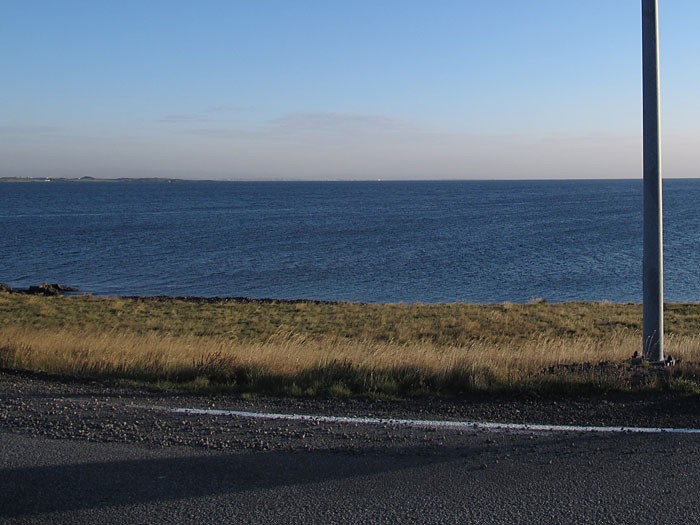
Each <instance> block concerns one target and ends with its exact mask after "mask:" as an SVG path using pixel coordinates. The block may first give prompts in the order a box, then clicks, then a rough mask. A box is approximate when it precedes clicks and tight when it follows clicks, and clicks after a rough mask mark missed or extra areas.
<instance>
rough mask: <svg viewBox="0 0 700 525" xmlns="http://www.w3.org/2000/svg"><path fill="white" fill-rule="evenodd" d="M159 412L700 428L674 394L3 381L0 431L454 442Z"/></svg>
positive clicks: (261, 444)
mask: <svg viewBox="0 0 700 525" xmlns="http://www.w3.org/2000/svg"><path fill="white" fill-rule="evenodd" d="M163 408H204V409H206V408H215V409H222V410H243V411H258V412H281V413H294V414H316V415H340V416H360V417H380V418H407V419H408V418H414V419H428V420H432V419H445V420H456V421H488V422H514V423H551V424H563V425H602V426H644V427H671V428H672V427H675V428H695V427H700V397H698V396H689V395H681V394H672V393H663V394H659V393H654V394H651V393H650V394H639V393H637V394H634V395H620V394H614V395H612V394H611V395H609V396H600V395H598V396H591V397H565V398H546V399H545V398H533V397H523V398H517V397H498V396H470V397H465V398H461V399H435V398H419V399H409V400H399V401H390V400H370V399H356V398H342V399H317V398H297V399H292V398H270V397H261V398H254V399H244V398H241V397H240V396H236V395H192V394H177V393H173V394H169V393H162V392H150V391H148V390H146V389H140V388H127V387H121V386H114V385H111V384H109V383H105V382H97V381H83V380H75V379H70V378H62V377H52V376H45V375H42V374H28V373H19V372H13V371H2V372H0V431H3V432H8V433H20V434H25V435H30V436H37V437H39V436H42V437H48V438H58V439H73V440H85V441H98V442H100V441H101V442H125V443H129V442H132V443H141V444H144V445H147V446H150V447H168V446H173V445H184V446H194V447H205V448H209V449H228V450H251V449H253V450H327V451H353V450H360V449H362V450H366V449H367V448H368V447H369V448H371V447H373V446H379V445H381V446H382V447H388V446H392V445H397V446H403V445H405V444H406V443H409V442H419V443H421V444H422V445H426V446H428V447H430V446H433V445H434V446H438V445H441V446H442V445H445V444H448V442H449V441H450V440H455V439H457V438H458V437H459V435H460V434H461V433H460V432H436V431H434V430H432V429H421V428H403V427H402V428H397V427H389V426H381V425H379V426H377V425H358V424H339V423H316V422H303V421H270V420H259V419H250V418H240V417H235V418H234V417H230V416H218V417H210V416H192V415H183V414H175V413H171V412H168V411H167V410H163Z"/></svg>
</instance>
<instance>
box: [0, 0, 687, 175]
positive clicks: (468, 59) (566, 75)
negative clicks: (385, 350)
mask: <svg viewBox="0 0 700 525" xmlns="http://www.w3.org/2000/svg"><path fill="white" fill-rule="evenodd" d="M640 4H641V2H640V0H587V1H583V0H541V1H537V0H532V1H525V0H500V1H499V0H454V1H453V0H431V1H429V2H428V1H413V0H352V1H350V0H347V1H329V0H318V1H317V0H287V1H274V0H227V1H218V0H199V1H196V2H195V1H189V0H188V1H182V0H165V1H163V0H149V1H143V0H138V1H132V0H120V1H118V2H106V1H95V0H89V1H74V0H63V1H61V2H58V1H53V0H51V1H38V0H0V7H2V9H1V10H0V12H1V13H2V16H0V49H2V50H3V51H2V53H0V79H1V86H2V87H0V94H1V96H0V177H2V176H21V177H82V176H92V177H174V178H188V179H200V178H205V179H226V180H239V179H242V180H251V179H252V180H255V179H275V180H277V179H285V180H286V179H290V180H294V179H306V180H337V179H343V180H366V179H369V180H376V179H385V180H386V179H564V178H566V179H580V178H641V176H642V150H641V122H642V102H641V7H640ZM659 4H660V5H659V33H660V63H661V66H660V68H661V127H662V138H661V148H662V158H663V174H664V177H700V169H698V167H699V166H700V98H699V96H700V67H698V63H700V60H699V59H700V31H698V30H697V27H698V25H699V23H700V2H698V1H697V0H659Z"/></svg>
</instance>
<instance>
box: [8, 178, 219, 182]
mask: <svg viewBox="0 0 700 525" xmlns="http://www.w3.org/2000/svg"><path fill="white" fill-rule="evenodd" d="M0 182H211V181H205V180H194V179H193V180H187V179H165V178H161V177H146V178H140V177H139V178H132V177H120V178H118V179H98V178H96V177H80V178H63V177H0Z"/></svg>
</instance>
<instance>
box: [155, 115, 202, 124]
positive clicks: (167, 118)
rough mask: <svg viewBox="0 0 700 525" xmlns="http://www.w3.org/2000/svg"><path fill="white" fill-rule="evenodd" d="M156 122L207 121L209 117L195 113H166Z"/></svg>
mask: <svg viewBox="0 0 700 525" xmlns="http://www.w3.org/2000/svg"><path fill="white" fill-rule="evenodd" d="M156 122H159V123H162V124H183V123H184V124H189V123H192V122H209V119H205V118H202V117H198V116H195V115H166V116H165V117H163V118H160V119H157V120H156Z"/></svg>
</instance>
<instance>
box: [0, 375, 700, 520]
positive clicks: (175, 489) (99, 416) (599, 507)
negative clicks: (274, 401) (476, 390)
mask: <svg viewBox="0 0 700 525" xmlns="http://www.w3.org/2000/svg"><path fill="white" fill-rule="evenodd" d="M183 402H185V403H188V402H189V403H193V404H197V403H198V404H200V405H212V404H217V405H221V404H226V403H228V405H230V406H231V407H233V406H237V407H239V408H242V407H243V405H245V407H243V408H251V407H253V406H255V407H256V408H258V409H262V410H264V409H266V408H267V409H270V408H274V409H275V410H276V411H281V409H282V408H284V406H282V407H280V406H275V407H269V406H265V404H266V403H269V402H265V401H260V400H258V401H256V400H253V401H242V400H233V399H231V400H228V401H226V400H223V399H220V398H217V399H216V400H215V401H212V400H203V399H199V400H197V399H195V398H191V399H190V398H187V397H184V398H180V397H175V398H163V397H158V396H157V395H151V394H148V393H144V392H134V393H131V392H129V391H123V390H114V389H111V390H110V389H105V388H102V387H101V386H100V385H80V384H78V385H74V384H68V385H66V384H61V383H60V382H58V383H57V382H51V381H49V382H45V381H37V380H32V379H27V378H18V377H15V376H2V377H0V403H1V404H0V521H1V522H3V523H71V524H76V523H101V524H108V523H120V524H122V523H132V524H135V523H221V522H229V523H396V522H406V523H516V522H517V523H692V522H697V521H700V502H699V501H698V496H699V495H700V490H699V489H700V436H698V435H672V434H653V435H643V434H624V433H621V434H611V435H602V434H582V433H572V432H565V433H531V432H485V431H461V430H450V429H438V430H436V429H416V428H396V427H392V426H390V425H372V426H366V425H359V424H351V425H342V424H320V423H314V422H303V421H301V422H300V421H295V422H290V421H258V420H247V419H241V418H236V417H211V416H188V415H181V414H171V413H168V412H164V411H163V410H158V409H153V408H151V407H153V406H156V405H158V406H162V405H169V406H177V405H180V404H181V403H183ZM285 403H293V402H289V401H278V404H281V405H285ZM302 404H303V403H302ZM462 404H465V403H462ZM466 404H468V403H466ZM322 405H323V404H322ZM331 405H333V403H330V402H329V403H328V406H325V405H324V406H322V407H317V408H319V409H320V408H324V409H328V408H329V406H331ZM516 405H517V403H516ZM287 406H288V407H289V405H287ZM340 406H344V405H342V403H341V404H340ZM368 406H371V407H372V408H368ZM514 406H515V405H514ZM557 406H559V404H557ZM302 408H304V409H307V410H308V409H310V408H312V407H311V406H303V407H302ZM344 408H345V409H347V410H348V411H354V412H355V413H362V412H363V410H364V412H365V413H366V412H367V411H374V412H376V411H378V409H377V407H375V406H373V405H371V404H370V405H367V406H364V408H363V405H361V404H360V405H357V406H355V405H353V407H352V410H350V408H349V407H348V406H344ZM385 408H386V407H385ZM381 410H384V409H381ZM381 410H379V411H381ZM407 410H408V408H407V407H404V412H406V411H407ZM436 410H437V412H440V410H445V409H444V407H442V408H440V409H436ZM450 410H451V409H450ZM450 410H447V411H448V412H450ZM475 410H477V409H476V408H475ZM478 410H482V408H479V409H478ZM368 415H369V414H368ZM418 415H421V414H418ZM437 415H439V414H437ZM435 416H436V414H432V418H435ZM531 417H534V416H531ZM542 417H544V416H542ZM540 422H541V421H540Z"/></svg>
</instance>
